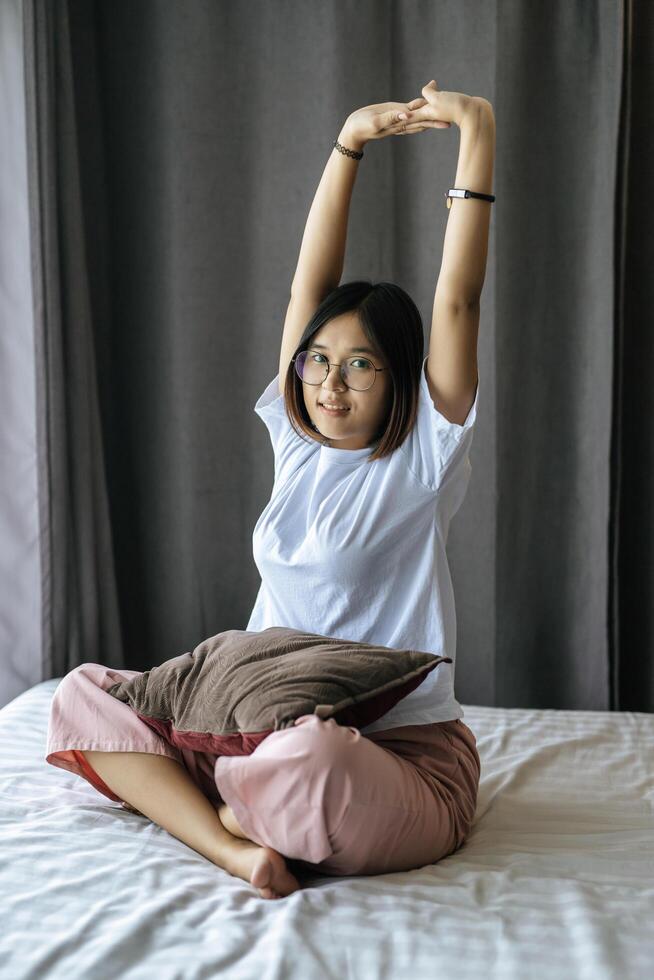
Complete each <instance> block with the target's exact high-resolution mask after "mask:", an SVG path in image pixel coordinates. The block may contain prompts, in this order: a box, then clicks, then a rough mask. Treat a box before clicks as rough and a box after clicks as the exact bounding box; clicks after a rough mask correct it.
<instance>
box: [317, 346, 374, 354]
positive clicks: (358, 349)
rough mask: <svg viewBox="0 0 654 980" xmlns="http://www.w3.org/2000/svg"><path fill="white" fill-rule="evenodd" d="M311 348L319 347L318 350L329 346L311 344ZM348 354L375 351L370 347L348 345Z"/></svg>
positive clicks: (372, 352) (371, 352) (326, 348)
mask: <svg viewBox="0 0 654 980" xmlns="http://www.w3.org/2000/svg"><path fill="white" fill-rule="evenodd" d="M311 347H312V349H313V348H314V347H315V348H319V349H320V350H329V347H325V345H324V344H312V345H311ZM349 353H350V354H376V353H377V351H374V350H371V348H370V347H350V350H349Z"/></svg>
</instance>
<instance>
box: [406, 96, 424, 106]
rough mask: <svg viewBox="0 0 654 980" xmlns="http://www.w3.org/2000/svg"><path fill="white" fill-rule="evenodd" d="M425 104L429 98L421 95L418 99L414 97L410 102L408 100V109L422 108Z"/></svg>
mask: <svg viewBox="0 0 654 980" xmlns="http://www.w3.org/2000/svg"><path fill="white" fill-rule="evenodd" d="M425 105H427V99H423V98H422V96H419V97H418V98H417V99H412V100H411V101H410V102H407V109H422V107H423V106H425Z"/></svg>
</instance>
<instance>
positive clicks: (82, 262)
mask: <svg viewBox="0 0 654 980" xmlns="http://www.w3.org/2000/svg"><path fill="white" fill-rule="evenodd" d="M23 15H24V21H23V30H24V40H25V49H24V50H25V61H24V67H25V97H26V112H25V116H26V122H27V130H26V132H27V171H28V186H29V213H30V250H31V269H32V292H33V315H34V345H35V372H36V406H35V410H36V424H37V455H38V460H37V462H38V470H37V471H38V495H39V545H40V557H41V597H40V598H41V623H42V647H41V658H42V659H41V662H42V670H43V678H48V677H53V676H61V675H63V674H64V673H67V672H68V671H69V670H71V669H72V668H73V667H75V666H76V665H78V664H80V663H84V662H86V661H95V662H101V663H116V662H119V661H121V660H122V656H123V654H122V641H121V631H120V614H119V608H118V602H117V589H116V578H115V572H114V562H113V551H112V529H111V521H110V516H109V507H108V499H107V488H106V479H105V454H104V448H103V439H102V428H101V425H100V417H99V406H98V386H97V365H96V357H95V349H94V342H93V324H92V320H91V313H90V304H89V292H88V274H87V264H86V241H85V236H84V228H83V220H82V212H81V200H80V173H79V165H78V147H77V139H78V133H77V126H76V115H75V102H74V93H73V78H72V60H71V50H70V34H69V22H68V5H67V4H66V3H57V4H50V3H47V2H43V0H25V2H24V4H23Z"/></svg>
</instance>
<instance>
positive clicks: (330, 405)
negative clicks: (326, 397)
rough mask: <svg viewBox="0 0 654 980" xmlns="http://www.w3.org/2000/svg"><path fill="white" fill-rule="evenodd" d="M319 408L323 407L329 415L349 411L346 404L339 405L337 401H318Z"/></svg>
mask: <svg viewBox="0 0 654 980" xmlns="http://www.w3.org/2000/svg"><path fill="white" fill-rule="evenodd" d="M318 404H319V406H320V408H322V409H324V411H325V412H329V414H330V415H345V413H346V412H349V408H348V407H347V406H346V405H339V404H338V403H337V402H318Z"/></svg>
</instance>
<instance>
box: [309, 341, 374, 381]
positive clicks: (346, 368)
mask: <svg viewBox="0 0 654 980" xmlns="http://www.w3.org/2000/svg"><path fill="white" fill-rule="evenodd" d="M295 370H296V371H297V373H298V375H299V377H300V378H301V379H302V381H304V382H305V383H306V384H308V385H321V384H322V383H323V381H325V379H326V377H327V375H328V373H329V362H328V361H327V358H326V357H325V355H324V354H322V353H321V352H320V351H317V350H308V351H306V350H305V351H302V352H301V353H300V354H298V356H297V357H296V358H295ZM375 373H376V372H375V368H374V365H373V364H371V363H370V361H369V360H368V359H367V358H365V357H351V358H349V360H347V361H343V363H342V364H341V377H342V378H343V381H344V382H345V384H346V385H347V386H348V388H353V389H354V390H355V391H365V390H366V388H370V386H371V385H372V384H373V382H374V380H375Z"/></svg>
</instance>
